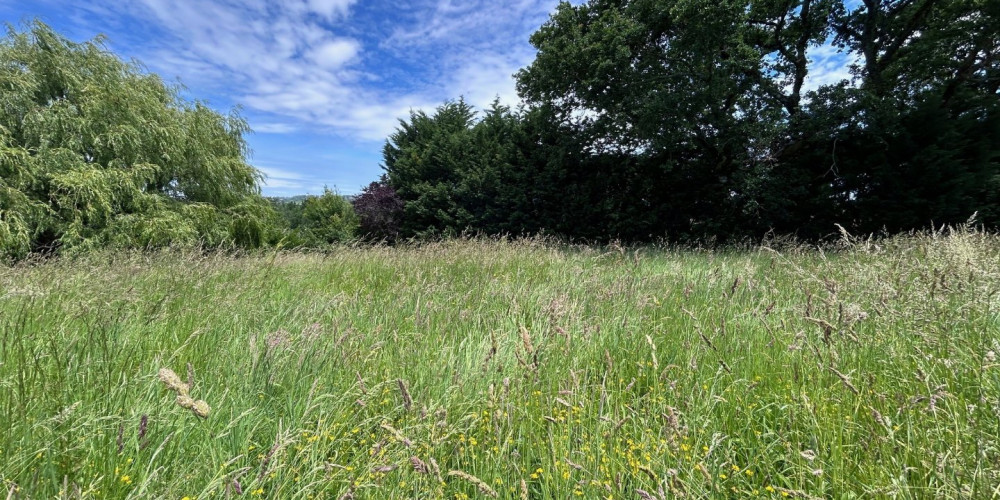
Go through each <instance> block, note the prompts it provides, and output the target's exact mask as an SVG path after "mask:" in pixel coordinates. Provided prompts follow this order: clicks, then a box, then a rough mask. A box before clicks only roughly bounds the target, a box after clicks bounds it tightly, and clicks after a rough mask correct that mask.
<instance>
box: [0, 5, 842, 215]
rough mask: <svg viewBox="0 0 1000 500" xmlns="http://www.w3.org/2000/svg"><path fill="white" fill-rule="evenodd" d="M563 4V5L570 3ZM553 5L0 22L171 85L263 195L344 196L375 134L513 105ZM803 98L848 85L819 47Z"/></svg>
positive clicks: (128, 8)
mask: <svg viewBox="0 0 1000 500" xmlns="http://www.w3.org/2000/svg"><path fill="white" fill-rule="evenodd" d="M580 2H581V0H575V1H573V2H572V3H574V4H577V3H580ZM557 4H558V0H505V1H496V0H408V1H403V2H400V1H395V0H391V1H390V0H362V1H358V0H129V1H123V0H0V21H3V22H8V23H13V24H15V25H16V24H18V23H21V22H23V21H30V20H31V19H34V18H38V19H40V20H42V21H43V22H45V23H47V24H49V25H50V26H52V27H53V28H54V29H56V30H57V31H59V32H60V33H63V34H64V35H66V36H68V37H69V38H70V39H72V40H74V41H84V40H89V39H91V38H93V37H94V36H96V35H98V34H104V35H106V36H107V37H108V42H107V43H108V47H109V48H110V49H111V50H112V51H114V52H115V53H117V54H118V55H119V56H121V57H123V58H126V59H135V60H138V61H140V62H141V63H143V64H144V65H145V66H146V68H147V69H148V70H149V71H152V72H155V73H158V74H160V75H161V76H162V77H164V79H166V80H168V81H172V82H176V83H181V84H183V85H184V87H185V89H186V90H185V92H184V96H185V97H186V98H188V99H198V100H201V101H204V102H206V103H207V104H208V105H209V106H211V107H213V108H215V109H217V110H219V111H222V112H228V111H229V110H230V109H232V108H233V107H235V106H239V107H240V108H241V114H242V115H243V116H244V117H245V118H246V119H247V120H248V121H249V123H250V127H251V128H252V129H253V130H254V133H253V134H252V135H250V136H249V137H247V139H248V142H249V143H250V147H251V149H252V150H253V154H252V156H251V157H250V158H249V160H250V163H251V164H252V165H254V166H255V167H257V168H258V169H259V170H261V171H262V172H263V173H264V175H265V176H266V179H265V183H264V186H263V191H264V194H265V195H267V196H294V195H299V194H317V193H321V192H322V191H323V189H324V187H329V188H330V189H334V190H336V191H339V192H340V193H342V194H354V193H357V192H359V191H360V190H361V189H362V188H363V187H364V186H365V185H367V184H368V183H370V182H372V181H374V180H376V179H377V178H378V177H379V175H380V174H381V173H382V169H381V166H380V162H381V158H382V146H383V145H384V143H385V139H386V137H388V135H389V134H391V133H392V131H393V130H394V129H395V127H396V126H397V125H398V123H399V122H398V120H399V119H405V118H407V117H408V116H409V113H410V111H412V110H419V109H423V110H426V111H431V110H433V108H435V107H437V106H439V105H440V104H442V103H444V102H445V101H447V100H453V99H457V98H458V97H459V96H461V97H464V98H465V100H466V101H467V102H469V103H470V104H472V105H474V106H476V107H477V108H479V109H482V108H485V107H487V106H488V105H489V104H490V103H491V102H492V101H493V100H494V99H497V98H499V99H500V101H501V102H502V103H504V104H508V105H515V104H516V103H517V101H518V99H517V94H516V92H515V88H514V78H513V74H514V73H515V72H516V71H517V70H518V69H520V68H522V67H524V66H526V65H528V64H529V63H530V62H531V61H532V60H533V59H534V56H535V50H534V48H533V47H532V46H531V45H530V44H529V43H528V38H529V36H530V35H531V33H533V32H534V31H535V30H536V29H537V28H538V27H539V26H541V25H542V23H544V22H545V21H546V20H547V19H548V16H549V13H550V12H552V11H553V10H554V9H555V7H556V5H557ZM814 59H815V60H814V61H813V63H812V68H811V70H812V74H811V75H810V80H809V82H807V87H815V86H818V85H820V84H822V83H831V82H833V81H837V80H839V79H840V78H843V77H846V76H847V68H846V65H845V64H844V61H843V58H842V57H841V56H840V55H839V54H837V53H836V51H835V50H833V49H832V48H831V47H828V46H827V47H821V48H819V50H817V51H816V52H814Z"/></svg>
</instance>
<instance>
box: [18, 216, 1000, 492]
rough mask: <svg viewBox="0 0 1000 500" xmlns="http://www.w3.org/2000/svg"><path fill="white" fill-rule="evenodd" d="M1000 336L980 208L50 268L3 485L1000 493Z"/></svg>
mask: <svg viewBox="0 0 1000 500" xmlns="http://www.w3.org/2000/svg"><path fill="white" fill-rule="evenodd" d="M998 334H1000V239H998V238H997V237H995V236H991V235H987V234H983V233H979V232H976V231H973V230H970V229H964V230H961V231H957V232H953V233H949V234H943V233H931V234H924V235H919V236H910V237H906V238H895V239H890V240H885V241H877V242H863V243H858V242H854V243H848V244H845V246H844V248H842V249H840V250H838V251H835V252H826V253H824V252H820V251H813V250H806V249H795V248H785V249H779V250H771V249H767V248H760V249H755V250H751V251H744V252H707V251H684V252H682V251H673V250H667V249H654V248H646V249H622V248H606V249H596V248H567V247H557V246H553V245H548V244H544V243H540V242H536V241H513V242H511V241H501V242H481V241H478V242H477V241H459V242H445V243H439V244H432V245H426V246H422V247H416V248H401V249H388V248H368V249H352V248H344V249H342V250H340V251H337V252H335V253H333V254H330V255H318V254H312V255H310V254H294V253H278V254H271V255H262V256H250V257H240V258H234V257H226V256H202V255H180V254H176V253H163V254H153V255H151V254H116V255H105V256H92V257H88V258H83V259H75V260H69V259H66V260H54V261H50V262H41V263H35V264H27V265H21V266H17V267H14V268H6V269H0V483H2V491H0V497H7V498H92V497H94V498H97V497H99V498H175V499H181V498H192V499H194V498H231V497H242V496H247V497H261V498H449V499H452V498H459V499H461V498H477V497H492V496H497V497H500V498H576V497H582V498H615V499H617V498H658V499H663V498H670V497H674V496H681V495H684V496H686V497H692V498H701V497H743V496H758V495H759V496H762V497H772V498H783V497H790V498H830V497H837V498H851V497H890V496H892V497H902V498H989V497H997V496H1000V486H998V485H1000V448H998V447H1000V438H998V436H1000V401H998V398H1000V365H998V361H997V357H998V355H1000V341H998V340H997V338H998V336H1000V335H998ZM161 369H169V370H172V371H173V372H176V375H175V377H176V379H175V378H171V377H170V376H167V375H164V374H163V373H161ZM161 379H162V380H161ZM165 382H166V383H165ZM181 389H183V391H182V390H181ZM180 396H184V397H187V398H189V399H188V400H182V399H181V398H180ZM195 400H199V401H198V402H201V403H204V404H205V406H206V407H210V411H208V410H209V408H204V409H205V410H206V411H204V412H199V411H196V410H195V409H194V406H195V403H196V401H195ZM202 413H205V414H206V415H203V414H202Z"/></svg>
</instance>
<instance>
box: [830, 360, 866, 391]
mask: <svg viewBox="0 0 1000 500" xmlns="http://www.w3.org/2000/svg"><path fill="white" fill-rule="evenodd" d="M830 371H832V372H833V373H834V374H835V375H837V377H839V378H840V381H841V382H843V383H844V386H846V387H847V388H848V389H850V390H851V392H853V393H854V394H860V392H858V388H857V387H854V384H852V383H851V379H850V378H849V377H848V376H847V375H844V374H843V373H840V372H839V371H837V369H836V368H834V367H832V366H831V367H830Z"/></svg>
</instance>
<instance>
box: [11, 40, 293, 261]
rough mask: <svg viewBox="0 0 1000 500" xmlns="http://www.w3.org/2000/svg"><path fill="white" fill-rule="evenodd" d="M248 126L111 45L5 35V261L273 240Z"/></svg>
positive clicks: (270, 211)
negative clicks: (43, 254) (184, 93)
mask: <svg viewBox="0 0 1000 500" xmlns="http://www.w3.org/2000/svg"><path fill="white" fill-rule="evenodd" d="M248 131H249V129H248V126H247V123H246V122H245V121H244V120H243V119H242V118H241V117H240V116H239V114H238V113H237V112H236V111H233V112H231V113H230V114H228V115H223V114H220V113H218V112H216V111H214V110H212V109H210V108H208V107H206V106H205V105H203V104H202V103H199V102H189V101H185V100H183V99H182V98H181V97H180V96H179V94H178V88H177V87H176V86H171V85H166V84H165V83H164V82H163V81H162V80H161V79H160V78H159V77H158V76H156V75H155V74H150V73H148V72H146V71H145V70H144V69H143V68H142V67H141V66H140V65H139V64H138V63H136V62H126V61H122V60H121V59H119V58H118V57H116V56H115V55H114V54H112V53H111V52H110V51H109V50H108V49H107V48H106V46H105V44H104V40H103V39H102V38H97V39H94V40H92V41H89V42H85V43H74V42H71V41H69V40H67V39H66V38H64V37H63V36H61V35H59V34H58V33H56V32H55V31H53V30H52V29H51V28H49V27H48V26H46V25H45V24H43V23H41V22H34V23H32V24H31V25H29V26H27V27H26V28H25V29H24V30H22V31H18V30H17V29H16V28H15V27H13V26H9V25H8V27H7V33H6V36H4V37H3V38H2V40H0V257H6V258H15V259H16V258H20V257H23V256H25V255H27V254H29V253H31V252H34V251H56V250H58V251H60V252H73V251H79V250H84V249H88V248H96V247H108V246H114V247H123V248H147V247H161V246H170V245H194V244H201V245H205V246H211V247H217V246H229V245H232V246H240V247H255V246H259V245H261V244H263V243H264V242H265V240H266V239H267V237H268V231H269V230H270V229H269V228H271V227H273V226H274V221H275V217H276V214H275V212H274V210H273V209H272V208H271V207H270V206H269V205H268V204H267V203H266V201H265V200H264V199H263V198H261V196H260V188H259V182H260V180H261V176H260V173H259V172H258V171H257V170H256V169H254V168H253V167H251V166H250V165H248V164H247V162H246V156H247V154H248V148H247V144H246V142H245V140H244V134H245V133H247V132H248Z"/></svg>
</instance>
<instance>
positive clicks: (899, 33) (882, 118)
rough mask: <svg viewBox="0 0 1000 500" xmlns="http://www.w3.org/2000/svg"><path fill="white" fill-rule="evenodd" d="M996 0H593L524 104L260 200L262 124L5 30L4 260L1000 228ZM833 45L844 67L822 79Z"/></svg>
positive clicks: (444, 126) (551, 30)
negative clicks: (167, 251)
mask: <svg viewBox="0 0 1000 500" xmlns="http://www.w3.org/2000/svg"><path fill="white" fill-rule="evenodd" d="M998 30H1000V3H998V2H990V1H986V0H862V2H861V3H856V2H843V1H840V0H721V1H720V0H712V1H708V0H630V1H623V0H617V1H616V0H591V1H588V2H586V3H584V4H582V5H576V6H574V5H571V4H569V3H562V4H560V5H559V7H558V8H557V9H556V11H555V12H554V13H553V14H552V15H551V17H550V19H549V20H548V21H547V22H546V23H545V24H544V25H543V26H541V27H540V28H539V29H538V30H537V31H536V32H535V33H534V35H532V37H531V43H532V44H533V45H534V46H535V47H536V49H537V56H536V58H535V60H534V61H533V62H532V63H531V64H530V65H529V66H527V67H525V68H523V69H522V70H521V71H519V72H518V74H517V75H516V78H517V89H518V93H519V95H520V96H521V99H522V101H521V103H520V104H519V105H518V106H517V107H516V108H511V107H507V106H504V105H501V104H500V103H499V102H497V103H494V104H493V105H492V106H491V107H490V108H489V109H485V110H481V111H479V112H477V111H476V110H474V109H473V108H472V107H471V106H470V105H468V104H467V103H466V102H464V101H463V100H462V99H461V98H459V99H457V100H455V101H452V102H448V103H445V104H443V105H442V106H440V107H439V108H437V109H436V110H433V111H430V112H424V111H415V112H412V113H411V114H410V116H409V117H408V118H407V119H405V120H401V121H400V124H399V126H398V127H397V129H396V130H395V132H394V133H393V134H392V135H391V136H390V137H389V138H388V139H387V141H386V143H385V146H384V148H383V168H384V170H385V173H384V175H383V176H382V178H381V179H379V180H378V181H376V182H373V183H371V184H370V185H369V186H367V187H366V188H365V189H364V190H363V191H362V193H361V194H360V195H359V196H357V197H355V198H354V199H353V200H352V201H348V200H347V199H345V198H344V197H341V196H339V195H337V194H336V193H332V192H329V191H327V192H325V193H324V194H323V195H321V196H314V197H308V198H306V199H305V200H303V201H300V202H291V203H290V202H285V201H278V200H267V199H265V198H263V197H262V196H261V193H260V188H259V183H260V181H261V176H260V174H259V173H258V172H257V171H256V170H255V169H254V168H253V167H251V166H250V165H249V164H248V163H247V154H248V151H247V145H246V142H245V139H244V136H245V134H246V133H247V132H248V131H249V128H248V126H247V123H246V122H245V121H244V120H243V119H242V118H241V117H240V116H239V114H237V113H235V112H233V113H229V114H221V113H218V112H216V111H213V110H211V109H210V108H208V107H207V106H206V105H204V104H203V103H201V102H197V101H195V102H189V101H186V100H184V99H182V98H181V97H180V95H179V91H178V88H177V87H176V86H172V85H168V84H166V83H164V82H163V81H162V80H161V79H160V78H159V77H158V76H156V75H154V74H150V73H148V72H146V71H144V69H143V68H142V67H141V66H140V65H139V64H137V63H134V62H125V61H122V60H121V59H119V58H117V57H115V56H114V55H113V54H111V53H110V52H109V51H108V50H107V49H106V47H105V46H104V44H103V40H102V39H100V38H99V39H96V40H92V41H88V42H84V43H73V42H71V41H69V40H67V39H66V38H64V37H62V36H61V35H59V34H58V33H56V32H54V31H53V30H52V29H51V28H49V27H48V26H46V25H44V24H43V23H40V22H35V23H33V24H31V25H30V26H28V28H27V29H25V30H23V31H18V30H17V29H15V28H14V27H8V30H7V35H6V36H5V37H4V38H3V40H2V42H0V89H2V93H0V256H3V257H7V258H20V257H23V256H25V255H28V254H30V253H34V252H56V251H58V252H71V251H80V250H86V249H90V248H98V247H121V248H150V247H160V246H171V245H196V244H197V245H202V246H206V247H240V248H254V247H262V246H269V245H281V246H292V247H298V246H322V245H326V244H329V243H334V242H342V241H349V240H352V239H355V238H358V237H361V238H366V239H371V240H379V241H397V240H400V239H410V238H427V237H442V236H448V235H454V234H460V233H468V232H473V233H478V234H511V235H531V234H539V233H544V234H552V235H560V236H564V237H568V238H575V239H582V240H587V241H602V240H609V239H621V240H627V241H648V240H660V239H668V240H674V241H678V240H680V241H706V240H711V241H721V242H725V241H731V240H735V239H741V238H757V237H760V236H762V235H764V234H767V233H778V234H792V235H796V236H798V237H800V238H803V239H808V240H820V239H823V238H825V237H827V236H828V235H830V234H831V233H833V232H834V231H835V230H836V225H837V224H839V225H841V226H844V227H846V228H848V230H850V231H852V232H859V233H877V232H882V231H885V232H898V231H905V230H909V229H915V228H923V227H927V226H928V225H929V224H931V223H937V224H947V223H958V222H962V221H964V220H966V219H967V218H968V217H969V216H970V215H971V214H973V213H978V220H979V221H980V222H981V223H983V224H985V225H987V226H989V227H993V228H995V227H997V225H998V224H1000V31H998ZM833 53H837V54H838V55H837V56H836V58H835V59H833V60H834V61H841V64H842V65H843V67H844V68H846V69H847V70H849V71H848V72H846V73H844V75H843V76H844V78H843V79H841V80H839V81H825V82H817V81H816V77H817V76H820V75H814V74H810V71H815V63H814V61H816V60H817V58H820V57H825V56H830V55H831V54H833Z"/></svg>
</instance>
